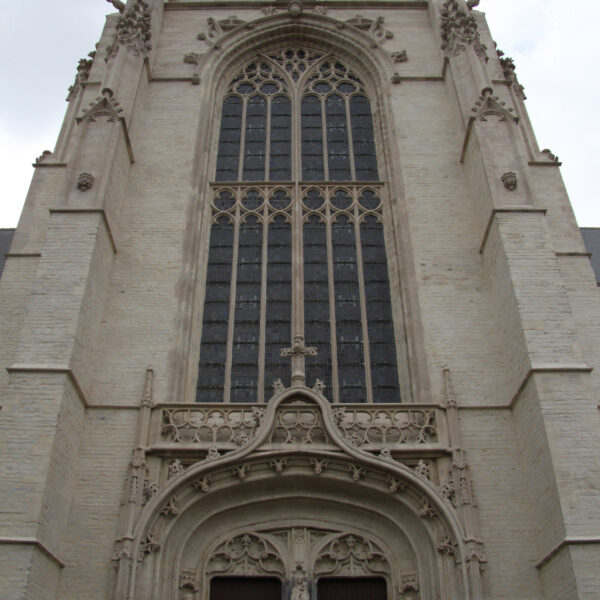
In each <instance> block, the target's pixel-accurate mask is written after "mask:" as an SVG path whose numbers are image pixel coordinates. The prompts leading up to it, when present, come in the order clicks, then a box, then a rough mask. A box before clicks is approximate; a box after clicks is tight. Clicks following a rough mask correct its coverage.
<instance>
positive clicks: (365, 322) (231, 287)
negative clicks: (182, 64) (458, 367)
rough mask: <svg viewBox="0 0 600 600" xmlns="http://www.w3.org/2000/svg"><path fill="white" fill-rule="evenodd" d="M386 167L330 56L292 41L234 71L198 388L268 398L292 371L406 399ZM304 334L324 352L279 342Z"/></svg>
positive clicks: (377, 396)
mask: <svg viewBox="0 0 600 600" xmlns="http://www.w3.org/2000/svg"><path fill="white" fill-rule="evenodd" d="M293 131H298V132H299V135H298V136H297V137H294V136H293V135H292V132H293ZM378 178H379V173H378V167H377V156H376V150H375V140H374V130H373V120H372V114H371V106H370V101H369V98H368V95H367V91H366V89H365V86H364V85H363V83H362V82H361V80H360V78H359V77H358V76H357V75H356V74H355V73H353V71H352V70H351V69H350V68H348V67H347V66H345V65H344V64H342V63H341V62H340V61H339V60H338V59H336V58H335V57H334V56H331V55H326V54H325V53H322V52H318V51H314V50H310V49H304V48H286V49H282V50H280V51H276V52H271V53H269V54H268V55H263V56H259V57H258V58H256V59H254V60H252V61H250V62H248V63H247V64H246V65H245V66H244V68H243V69H241V71H240V72H239V73H238V75H237V76H236V77H235V78H234V79H233V80H232V82H231V83H230V85H229V87H228V89H227V92H226V94H225V98H224V100H223V108H222V117H221V127H220V134H219V145H218V156H217V161H216V177H215V179H216V181H215V182H214V183H213V184H212V186H211V189H212V203H211V210H212V221H211V223H212V224H211V232H210V243H209V245H210V247H209V255H208V264H207V276H206V296H205V302H204V315H203V328H202V339H201V349H200V365H199V375H198V383H197V394H196V400H197V401H199V402H219V401H225V402H256V401H258V402H262V401H265V400H266V399H268V398H269V397H270V396H271V395H272V392H271V389H272V386H273V383H274V382H275V381H278V380H280V381H281V384H282V385H284V386H288V385H290V382H291V380H292V371H294V373H296V375H294V376H295V377H298V375H297V373H298V371H300V377H302V380H303V381H304V380H305V379H306V380H308V381H309V382H310V383H314V382H315V381H316V380H317V379H319V380H321V381H322V382H323V383H324V385H325V386H326V388H325V389H327V390H328V392H329V393H328V395H330V397H331V399H332V400H333V401H335V402H399V401H400V393H399V383H398V364H397V355H396V347H395V336H394V327H393V318H392V309H391V298H390V291H389V285H390V284H389V278H388V267H387V258H386V252H385V241H384V228H383V215H384V210H385V208H384V205H385V197H386V189H385V185H384V183H383V182H381V181H379V180H378ZM367 295H368V301H367ZM294 338H299V339H301V340H304V339H305V340H306V341H307V343H309V344H310V345H315V346H316V347H317V350H318V354H317V356H310V355H309V356H305V355H302V356H295V355H294V356H291V357H290V356H289V355H284V356H282V354H281V350H282V349H283V348H285V347H286V346H289V344H290V340H291V339H294Z"/></svg>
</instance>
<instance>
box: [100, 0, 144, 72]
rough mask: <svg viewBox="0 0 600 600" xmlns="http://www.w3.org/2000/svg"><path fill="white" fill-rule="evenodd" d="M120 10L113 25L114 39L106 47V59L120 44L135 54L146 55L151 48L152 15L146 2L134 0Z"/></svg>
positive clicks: (114, 54) (115, 53) (117, 50)
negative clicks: (117, 18)
mask: <svg viewBox="0 0 600 600" xmlns="http://www.w3.org/2000/svg"><path fill="white" fill-rule="evenodd" d="M121 12H122V14H121V16H120V17H119V20H118V21H117V24H116V27H115V29H116V34H115V40H114V42H113V44H112V45H111V46H110V47H109V48H108V51H107V55H106V60H107V61H108V60H110V59H111V58H112V57H113V56H116V55H117V54H118V52H119V48H120V47H121V46H124V47H125V48H127V50H128V51H129V52H131V53H132V54H134V55H135V56H143V57H144V58H145V57H147V56H148V55H149V54H150V51H151V50H152V43H151V39H152V31H151V28H152V16H151V13H150V9H149V5H148V3H147V2H145V0H135V2H134V3H133V4H131V5H130V7H129V8H127V9H126V10H124V11H121Z"/></svg>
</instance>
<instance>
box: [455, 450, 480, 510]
mask: <svg viewBox="0 0 600 600" xmlns="http://www.w3.org/2000/svg"><path fill="white" fill-rule="evenodd" d="M452 470H453V471H454V473H455V476H456V479H458V490H457V495H458V497H457V503H458V504H460V505H463V506H464V505H467V504H470V505H472V506H477V498H476V496H475V492H474V490H473V482H472V481H471V471H470V469H469V463H468V462H467V453H466V452H465V451H464V450H461V449H460V448H458V449H456V450H455V452H454V459H453V461H452Z"/></svg>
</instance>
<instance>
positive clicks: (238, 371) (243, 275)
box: [231, 200, 262, 402]
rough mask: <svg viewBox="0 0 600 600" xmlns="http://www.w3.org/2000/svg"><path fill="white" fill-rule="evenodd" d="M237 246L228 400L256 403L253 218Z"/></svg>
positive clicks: (258, 256)
mask: <svg viewBox="0 0 600 600" xmlns="http://www.w3.org/2000/svg"><path fill="white" fill-rule="evenodd" d="M261 202H262V200H261ZM238 248H239V249H238V264H237V281H236V293H235V324H234V329H233V349H232V364H231V402H256V400H257V391H258V350H259V335H260V291H261V274H262V266H261V262H262V223H260V222H259V221H258V219H256V217H252V216H251V217H248V218H247V219H246V220H245V221H244V222H243V223H242V224H241V225H240V232H239V246H238Z"/></svg>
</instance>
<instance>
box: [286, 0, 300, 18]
mask: <svg viewBox="0 0 600 600" xmlns="http://www.w3.org/2000/svg"><path fill="white" fill-rule="evenodd" d="M303 10H304V6H303V5H302V2H300V0H291V2H289V3H288V12H289V13H290V17H292V18H293V19H297V18H298V17H299V16H300V15H301V14H302V11H303Z"/></svg>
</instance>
